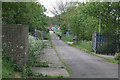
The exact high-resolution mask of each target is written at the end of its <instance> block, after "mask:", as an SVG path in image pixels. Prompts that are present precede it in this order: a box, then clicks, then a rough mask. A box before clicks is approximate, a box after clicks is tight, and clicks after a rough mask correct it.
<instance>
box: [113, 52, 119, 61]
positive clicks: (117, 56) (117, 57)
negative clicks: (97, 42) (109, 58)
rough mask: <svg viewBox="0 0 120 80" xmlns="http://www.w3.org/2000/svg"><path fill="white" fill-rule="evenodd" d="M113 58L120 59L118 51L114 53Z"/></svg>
mask: <svg viewBox="0 0 120 80" xmlns="http://www.w3.org/2000/svg"><path fill="white" fill-rule="evenodd" d="M114 59H115V60H118V61H120V53H116V54H115V56H114Z"/></svg>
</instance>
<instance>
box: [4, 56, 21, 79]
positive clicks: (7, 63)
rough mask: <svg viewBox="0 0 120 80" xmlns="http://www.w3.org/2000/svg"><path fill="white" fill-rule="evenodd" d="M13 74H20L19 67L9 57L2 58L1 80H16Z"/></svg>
mask: <svg viewBox="0 0 120 80" xmlns="http://www.w3.org/2000/svg"><path fill="white" fill-rule="evenodd" d="M15 72H19V73H21V72H22V68H21V67H19V66H18V65H17V64H16V63H15V61H14V60H13V59H12V58H11V57H10V56H3V58H2V77H3V78H17V76H15V75H14V73H15Z"/></svg>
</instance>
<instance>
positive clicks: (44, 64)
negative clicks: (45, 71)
mask: <svg viewBox="0 0 120 80" xmlns="http://www.w3.org/2000/svg"><path fill="white" fill-rule="evenodd" d="M33 66H35V67H49V65H48V63H47V62H36V63H34V64H33Z"/></svg>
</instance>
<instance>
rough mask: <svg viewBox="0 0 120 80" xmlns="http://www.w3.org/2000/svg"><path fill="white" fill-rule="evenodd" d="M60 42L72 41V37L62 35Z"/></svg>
mask: <svg viewBox="0 0 120 80" xmlns="http://www.w3.org/2000/svg"><path fill="white" fill-rule="evenodd" d="M62 40H63V41H65V42H67V41H73V36H69V37H67V36H66V34H62Z"/></svg>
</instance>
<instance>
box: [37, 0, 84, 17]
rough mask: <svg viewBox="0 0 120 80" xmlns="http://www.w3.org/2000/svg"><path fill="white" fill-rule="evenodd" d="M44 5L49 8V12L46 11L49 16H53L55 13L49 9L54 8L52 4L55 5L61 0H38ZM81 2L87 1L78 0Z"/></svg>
mask: <svg viewBox="0 0 120 80" xmlns="http://www.w3.org/2000/svg"><path fill="white" fill-rule="evenodd" d="M38 1H39V2H40V3H41V4H42V5H44V7H45V8H46V9H47V12H46V13H45V14H46V15H47V16H49V17H53V16H54V15H53V14H52V13H50V12H49V10H50V9H51V8H52V6H55V5H56V3H57V2H59V0H38ZM62 1H63V2H65V1H68V2H69V1H75V0H62ZM78 1H79V2H82V1H85V0H78Z"/></svg>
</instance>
